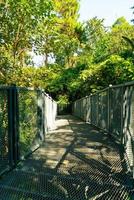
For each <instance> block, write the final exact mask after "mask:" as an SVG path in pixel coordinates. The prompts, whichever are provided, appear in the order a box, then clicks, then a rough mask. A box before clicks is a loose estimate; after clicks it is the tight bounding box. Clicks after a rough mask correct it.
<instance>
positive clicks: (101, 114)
mask: <svg viewBox="0 0 134 200" xmlns="http://www.w3.org/2000/svg"><path fill="white" fill-rule="evenodd" d="M98 126H99V127H100V128H102V129H104V130H107V131H108V90H106V91H103V92H101V93H99V102H98Z"/></svg>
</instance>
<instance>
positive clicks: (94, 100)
mask: <svg viewBox="0 0 134 200" xmlns="http://www.w3.org/2000/svg"><path fill="white" fill-rule="evenodd" d="M98 97H99V96H98V94H96V95H92V96H91V123H92V124H93V125H95V126H98V105H99V98H98Z"/></svg>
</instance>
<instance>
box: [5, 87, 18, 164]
mask: <svg viewBox="0 0 134 200" xmlns="http://www.w3.org/2000/svg"><path fill="white" fill-rule="evenodd" d="M8 138H9V163H10V166H11V167H13V166H14V165H16V164H17V162H18V160H19V106H18V92H17V88H16V86H12V87H10V88H9V89H8Z"/></svg>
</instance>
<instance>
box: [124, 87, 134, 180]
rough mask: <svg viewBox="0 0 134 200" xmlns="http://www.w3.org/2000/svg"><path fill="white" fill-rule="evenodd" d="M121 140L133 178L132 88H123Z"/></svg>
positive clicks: (133, 110) (133, 120)
mask: <svg viewBox="0 0 134 200" xmlns="http://www.w3.org/2000/svg"><path fill="white" fill-rule="evenodd" d="M122 140H123V145H124V147H125V151H126V154H127V158H128V162H129V166H130V170H132V171H133V177H134V86H129V87H124V96H123V138H122Z"/></svg>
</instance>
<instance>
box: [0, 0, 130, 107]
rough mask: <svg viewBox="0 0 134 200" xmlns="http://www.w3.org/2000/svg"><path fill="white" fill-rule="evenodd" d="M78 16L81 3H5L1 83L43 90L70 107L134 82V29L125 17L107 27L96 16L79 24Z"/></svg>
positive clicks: (0, 26) (0, 14)
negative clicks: (36, 62)
mask: <svg viewBox="0 0 134 200" xmlns="http://www.w3.org/2000/svg"><path fill="white" fill-rule="evenodd" d="M78 12H79V1H78V0H61V1H59V0H32V1H29V0H6V1H5V0H3V1H1V3H0V84H9V85H10V84H12V83H15V84H16V85H19V86H26V87H27V86H28V87H31V86H32V87H35V88H44V89H45V90H46V92H48V93H50V94H51V95H52V96H53V97H54V98H55V99H56V100H57V101H58V102H59V103H61V104H64V103H65V104H68V103H69V102H72V101H74V100H75V99H77V98H80V97H83V96H86V95H88V94H90V93H93V92H95V91H97V90H100V89H102V88H104V87H107V86H108V85H109V84H118V83H123V82H126V81H131V80H134V26H133V25H132V24H129V23H128V22H127V21H126V19H125V18H124V17H120V18H118V19H117V20H116V21H115V22H114V24H113V25H112V27H111V28H109V29H108V28H106V27H105V26H104V23H103V21H104V20H103V19H98V18H97V17H94V18H93V19H89V20H88V21H87V22H84V23H81V22H79V15H78ZM32 54H37V55H41V56H42V57H43V58H44V63H43V64H42V66H39V67H36V66H34V63H33V60H32V56H31V55H32Z"/></svg>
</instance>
